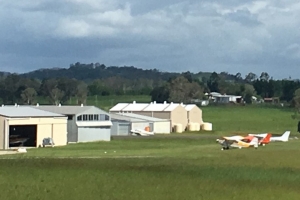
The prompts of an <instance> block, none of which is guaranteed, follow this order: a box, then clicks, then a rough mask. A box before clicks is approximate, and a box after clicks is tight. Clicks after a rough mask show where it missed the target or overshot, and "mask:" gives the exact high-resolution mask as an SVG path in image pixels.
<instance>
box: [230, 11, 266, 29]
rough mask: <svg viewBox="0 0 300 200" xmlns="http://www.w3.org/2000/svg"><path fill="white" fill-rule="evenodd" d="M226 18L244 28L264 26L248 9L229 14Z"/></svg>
mask: <svg viewBox="0 0 300 200" xmlns="http://www.w3.org/2000/svg"><path fill="white" fill-rule="evenodd" d="M226 16H227V19H229V20H232V21H235V22H238V23H239V24H241V25H242V26H258V25H261V24H262V23H261V22H260V21H259V20H257V16H254V15H253V14H251V13H250V11H249V10H246V9H243V10H237V11H236V12H233V13H228V14H226Z"/></svg>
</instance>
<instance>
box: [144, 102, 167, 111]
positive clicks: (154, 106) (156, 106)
mask: <svg viewBox="0 0 300 200" xmlns="http://www.w3.org/2000/svg"><path fill="white" fill-rule="evenodd" d="M148 105H149V106H147V107H146V108H145V109H144V110H143V111H163V110H164V109H166V108H167V107H168V106H169V104H167V103H150V104H148Z"/></svg>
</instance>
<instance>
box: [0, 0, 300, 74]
mask: <svg viewBox="0 0 300 200" xmlns="http://www.w3.org/2000/svg"><path fill="white" fill-rule="evenodd" d="M299 29H300V1H299V0H262V1H250V0H186V1H184V0H0V71H9V72H19V73H23V72H28V71H32V70H34V69H39V68H52V67H69V65H70V64H71V63H75V62H81V63H92V62H94V63H95V62H99V63H101V64H105V65H106V66H111V65H116V66H124V65H129V66H135V67H138V68H144V69H150V68H157V69H159V70H161V71H176V72H182V71H188V70H189V71H191V72H199V71H204V72H212V71H216V72H222V71H225V72H229V73H232V74H236V73H237V72H241V73H242V76H243V77H244V76H245V75H246V74H247V73H248V72H254V73H256V74H258V75H260V73H261V72H263V71H266V72H268V73H269V75H270V76H273V77H274V78H275V79H278V78H279V79H281V78H288V77H289V76H291V77H292V78H300V77H299V76H300V73H299V72H300V30H299ZM297 72H298V73H297Z"/></svg>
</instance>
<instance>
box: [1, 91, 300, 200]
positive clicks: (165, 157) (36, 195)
mask: <svg viewBox="0 0 300 200" xmlns="http://www.w3.org/2000/svg"><path fill="white" fill-rule="evenodd" d="M128 98H129V97H128ZM103 101H104V100H103ZM105 101H106V102H109V101H107V100H105ZM116 101H119V100H116ZM124 101H125V100H124ZM127 101H128V102H131V101H132V99H127ZM141 101H142V100H141ZM144 101H147V100H146V98H144ZM137 102H138V100H137ZM105 106H109V103H106V105H105ZM202 110H203V118H204V121H207V122H212V123H213V129H214V131H212V132H203V131H201V132H199V133H198V132H194V133H183V134H171V135H156V136H154V137H137V136H136V137H133V136H132V137H115V138H113V139H112V141H110V142H95V143H85V144H84V143H81V144H70V145H68V146H65V147H55V148H40V149H29V150H28V153H26V154H17V155H5V156H0V188H1V197H0V198H1V199H8V200H10V199H18V200H23V199H30V200H31V199H74V200H76V199H80V200H82V199H122V200H123V199H133V200H135V199H139V200H143V199H159V200H160V199H164V200H165V199H167V200H169V199H170V200H171V199H172V200H173V199H180V200H181V199H188V200H190V199H192V200H193V199H195V200H199V199H205V200H206V199H209V200H214V199H218V200H219V199H225V200H226V199H268V200H269V199H270V200H271V199H276V200H278V199H289V200H293V199H295V200H296V199H297V200H298V199H299V197H300V190H299V185H300V159H298V155H299V153H300V150H299V146H300V140H296V139H292V140H290V141H289V142H287V143H280V142H278V143H271V144H269V145H266V146H265V147H259V148H258V149H257V150H255V149H253V148H250V149H232V150H229V151H221V146H220V145H218V144H216V143H215V139H216V138H217V137H219V136H220V135H233V134H236V133H240V134H243V133H244V134H246V133H250V132H251V133H260V132H268V131H269V132H271V133H273V134H282V133H283V132H284V131H285V130H291V131H292V134H293V137H294V136H297V132H296V128H297V121H295V120H292V118H291V114H292V112H291V111H289V110H288V109H278V108H264V107H257V106H244V107H232V106H230V107H225V106H217V107H203V108H202ZM105 152H106V153H105Z"/></svg>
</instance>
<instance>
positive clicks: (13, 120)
mask: <svg viewBox="0 0 300 200" xmlns="http://www.w3.org/2000/svg"><path fill="white" fill-rule="evenodd" d="M46 138H52V140H53V141H54V144H55V146H63V145H66V144H67V117H66V116H64V115H62V114H58V113H55V112H50V111H43V110H39V109H36V108H32V107H22V106H18V105H15V106H2V107H0V149H10V148H15V147H19V146H22V147H39V146H42V145H43V140H44V139H46Z"/></svg>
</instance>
